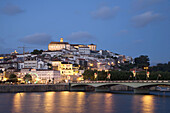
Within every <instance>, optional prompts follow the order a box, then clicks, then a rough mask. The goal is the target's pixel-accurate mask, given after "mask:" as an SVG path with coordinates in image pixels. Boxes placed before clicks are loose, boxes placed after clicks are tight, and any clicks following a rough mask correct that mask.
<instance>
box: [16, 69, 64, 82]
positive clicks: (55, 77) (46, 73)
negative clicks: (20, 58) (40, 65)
mask: <svg viewBox="0 0 170 113" xmlns="http://www.w3.org/2000/svg"><path fill="white" fill-rule="evenodd" d="M26 74H30V75H31V76H32V79H33V81H34V82H35V81H38V83H58V82H59V81H60V80H61V76H60V71H56V70H48V69H29V68H24V69H21V71H20V72H18V73H17V76H18V77H19V78H24V76H25V75H26Z"/></svg>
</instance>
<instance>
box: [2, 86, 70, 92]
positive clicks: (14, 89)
mask: <svg viewBox="0 0 170 113" xmlns="http://www.w3.org/2000/svg"><path fill="white" fill-rule="evenodd" d="M46 91H69V84H47V85H46V84H45V85H44V84H36V85H35V84H33V85H32V84H29V85H25V84H22V85H0V93H17V92H46Z"/></svg>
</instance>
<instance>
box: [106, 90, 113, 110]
mask: <svg viewBox="0 0 170 113" xmlns="http://www.w3.org/2000/svg"><path fill="white" fill-rule="evenodd" d="M113 99H114V95H113V94H110V93H106V94H105V101H104V103H105V104H104V105H105V111H106V112H109V111H112V110H113V109H115V108H114V106H115V105H114V100H113Z"/></svg>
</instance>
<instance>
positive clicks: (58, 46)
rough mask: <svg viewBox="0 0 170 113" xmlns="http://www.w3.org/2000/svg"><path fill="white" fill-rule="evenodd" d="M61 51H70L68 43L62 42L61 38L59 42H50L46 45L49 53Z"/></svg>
mask: <svg viewBox="0 0 170 113" xmlns="http://www.w3.org/2000/svg"><path fill="white" fill-rule="evenodd" d="M62 49H68V50H70V44H69V43H68V42H63V38H60V42H51V43H50V44H49V45H48V50H49V51H57V50H62Z"/></svg>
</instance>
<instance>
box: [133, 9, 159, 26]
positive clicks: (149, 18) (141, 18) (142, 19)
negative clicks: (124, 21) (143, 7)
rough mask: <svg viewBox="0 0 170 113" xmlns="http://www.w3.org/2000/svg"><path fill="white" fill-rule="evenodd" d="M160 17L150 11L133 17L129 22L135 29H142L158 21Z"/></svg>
mask: <svg viewBox="0 0 170 113" xmlns="http://www.w3.org/2000/svg"><path fill="white" fill-rule="evenodd" d="M160 18H161V16H160V14H158V13H155V14H154V13H153V12H151V11H148V12H145V13H143V14H140V15H137V16H134V17H133V18H132V19H131V21H132V24H133V25H134V26H135V27H144V26H146V25H148V24H150V23H152V22H154V21H157V20H160Z"/></svg>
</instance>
